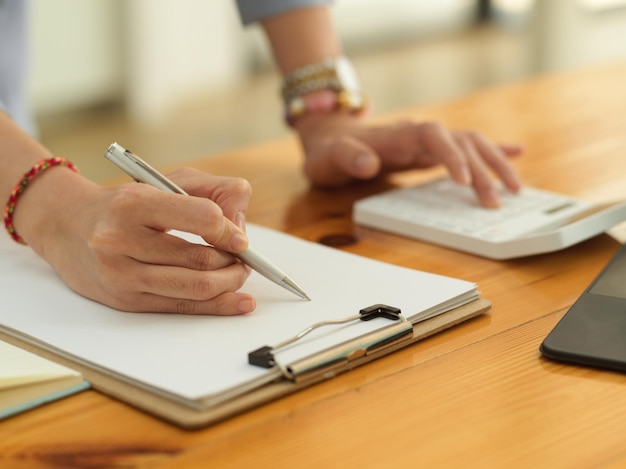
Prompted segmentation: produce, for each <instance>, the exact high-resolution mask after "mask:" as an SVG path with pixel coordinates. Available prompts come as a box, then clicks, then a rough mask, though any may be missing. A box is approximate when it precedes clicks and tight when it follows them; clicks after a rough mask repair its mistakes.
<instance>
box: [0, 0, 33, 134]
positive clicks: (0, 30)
mask: <svg viewBox="0 0 626 469" xmlns="http://www.w3.org/2000/svg"><path fill="white" fill-rule="evenodd" d="M27 3H28V2H27V1H26V0H0V110H1V111H3V112H5V113H7V114H8V115H10V116H11V117H12V119H13V120H14V121H15V122H17V123H18V124H19V125H20V126H21V127H22V128H24V129H25V130H27V131H28V132H30V133H31V134H34V133H35V128H34V125H33V122H32V119H31V116H30V113H29V112H28V106H27V103H26V51H27V44H26V10H27Z"/></svg>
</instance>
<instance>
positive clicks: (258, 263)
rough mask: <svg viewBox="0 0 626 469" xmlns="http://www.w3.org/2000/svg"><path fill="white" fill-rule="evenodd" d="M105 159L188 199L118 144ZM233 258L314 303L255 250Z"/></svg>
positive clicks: (111, 148) (134, 177)
mask: <svg viewBox="0 0 626 469" xmlns="http://www.w3.org/2000/svg"><path fill="white" fill-rule="evenodd" d="M104 156H105V157H106V158H107V159H108V160H110V161H111V162H113V163H114V164H115V165H116V166H117V167H119V168H120V169H121V170H122V171H124V172H125V173H126V174H128V175H129V176H130V177H132V178H133V179H134V180H135V181H137V182H144V183H146V184H150V185H152V186H155V187H158V188H159V189H161V190H163V191H166V192H173V193H176V194H183V195H189V194H187V192H185V190H184V189H182V188H181V187H179V186H178V185H177V184H175V183H174V182H172V181H170V180H169V179H168V178H166V177H165V176H164V175H163V174H161V173H160V172H159V171H157V170H156V169H154V168H153V167H152V166H150V165H149V164H148V163H146V162H145V161H144V160H142V159H141V158H139V157H138V156H137V155H135V154H134V153H132V152H131V151H129V150H127V149H125V148H124V147H122V146H121V145H119V144H117V143H112V144H111V145H109V148H107V151H106V152H105V153H104ZM232 254H233V255H234V256H235V257H237V258H239V259H241V261H243V262H244V263H245V264H247V265H249V266H250V267H251V268H253V269H254V270H256V271H257V272H258V273H260V274H261V275H263V276H264V277H266V278H267V279H269V280H271V281H272V282H274V283H276V284H278V285H280V286H281V287H283V288H285V289H287V290H289V291H290V292H292V293H295V294H296V295H298V296H299V297H300V298H303V299H305V300H310V299H311V298H309V296H308V295H307V294H306V293H305V291H304V290H303V289H302V288H300V287H299V286H298V284H297V283H296V282H294V281H293V280H292V279H291V278H289V276H288V275H287V274H286V273H285V272H283V271H282V270H281V269H280V268H279V267H278V266H277V265H276V264H274V263H273V262H272V261H270V260H269V259H268V258H267V257H265V256H264V255H263V254H261V253H260V252H258V251H256V250H254V249H253V248H251V247H249V246H248V249H246V250H245V251H244V252H241V253H232Z"/></svg>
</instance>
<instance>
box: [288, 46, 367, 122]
mask: <svg viewBox="0 0 626 469" xmlns="http://www.w3.org/2000/svg"><path fill="white" fill-rule="evenodd" d="M282 97H283V101H284V104H285V121H286V122H287V124H288V125H290V126H292V127H293V126H294V125H295V123H296V122H297V121H298V120H299V119H300V118H302V117H304V116H306V115H308V114H321V113H330V112H336V111H339V112H344V113H349V114H355V115H361V114H363V113H365V112H366V111H367V109H368V100H367V98H366V96H365V94H364V93H363V92H362V91H361V89H360V85H359V82H358V78H357V76H356V73H355V71H354V69H353V67H352V64H351V63H350V61H349V60H348V59H347V58H346V57H344V56H338V57H331V58H327V59H325V60H323V61H321V62H318V63H314V64H309V65H306V66H304V67H301V68H298V69H296V70H294V71H292V72H291V73H289V74H287V75H286V76H285V78H284V82H283V86H282Z"/></svg>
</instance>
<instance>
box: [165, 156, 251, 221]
mask: <svg viewBox="0 0 626 469" xmlns="http://www.w3.org/2000/svg"><path fill="white" fill-rule="evenodd" d="M170 177H171V178H172V180H173V181H175V182H176V183H177V184H179V185H180V186H181V187H184V188H185V190H186V191H187V192H188V193H189V194H191V195H195V196H198V197H205V198H207V199H210V200H212V201H213V202H215V203H216V204H217V205H219V206H220V207H221V208H222V211H223V212H224V215H225V216H226V218H228V219H229V220H231V221H233V222H235V224H237V225H238V226H239V227H240V228H243V223H242V220H241V219H240V217H241V216H242V215H245V213H246V211H247V209H248V204H249V203H250V198H251V196H252V187H251V186H250V183H249V182H248V181H247V180H245V179H242V178H237V177H224V176H214V175H211V174H207V173H204V172H202V171H197V170H195V169H193V168H181V169H179V170H176V171H175V172H173V173H172V174H171V175H170ZM244 220H245V217H244Z"/></svg>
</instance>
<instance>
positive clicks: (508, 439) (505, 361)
mask: <svg viewBox="0 0 626 469" xmlns="http://www.w3.org/2000/svg"><path fill="white" fill-rule="evenodd" d="M388 117H389V118H394V119H395V118H398V117H411V118H416V119H424V118H429V119H438V120H440V121H442V122H444V123H445V124H446V125H449V126H451V127H455V128H476V129H481V130H482V131H484V133H485V134H487V135H488V136H489V137H491V138H493V139H495V140H501V141H512V142H525V144H526V145H527V151H526V154H525V156H524V157H522V158H521V159H519V160H518V161H517V163H516V164H517V165H518V168H519V170H520V172H521V174H522V175H523V176H524V178H525V180H526V182H527V183H528V184H530V185H533V186H536V187H540V188H545V189H549V190H556V191H561V192H563V193H567V194H572V195H577V196H581V197H586V198H590V199H593V200H599V199H609V198H626V64H616V65H613V66H608V67H605V68H600V69H594V70H587V71H581V72H575V73H571V74H564V75H558V76H550V77H544V78H540V79H536V80H533V81H529V82H526V83H520V84H517V85H513V86H508V87H504V88H499V89H491V90H487V91H484V92H482V93H479V94H476V95H473V96H470V97H468V98H466V99H463V100H461V101H456V102H453V103H449V104H444V105H439V106H434V107H430V108H423V109H421V110H420V111H417V112H414V111H407V112H405V113H398V114H397V115H394V116H388ZM192 165H193V166H195V167H197V168H200V169H203V170H207V171H210V172H215V173H220V174H228V175H238V176H243V177H246V178H248V179H249V180H250V181H251V182H252V185H253V188H254V196H253V200H252V204H251V207H250V213H249V217H248V219H249V221H251V222H254V223H257V224H261V225H266V226H270V227H274V228H277V229H281V230H284V231H287V232H289V233H292V234H294V235H297V236H300V237H302V238H306V239H308V240H313V241H322V242H325V243H327V244H333V245H336V246H337V248H338V249H345V250H347V251H350V252H354V253H358V254H362V255H364V256H370V257H374V258H377V259H381V260H384V261H388V262H391V263H395V264H400V265H404V266H409V267H413V268H416V269H421V270H427V271H431V272H437V273H442V274H445V275H450V276H456V277H461V278H464V279H467V280H472V281H475V282H477V283H478V285H479V286H480V289H481V291H482V294H483V296H484V297H485V298H488V299H490V300H491V301H492V303H493V308H492V310H491V311H490V312H489V314H487V315H484V316H482V317H479V318H477V319H474V320H471V321H469V322H468V323H465V324H462V325H460V326H458V327H456V328H453V329H451V330H448V331H446V332H444V333H441V334H439V335H437V336H434V337H432V338H430V339H427V340H425V341H423V342H421V343H418V344H416V345H414V346H412V347H409V348H407V349H404V350H402V351H400V352H397V353H395V354H393V355H392V356H389V357H386V358H383V359H381V360H378V361H376V362H373V363H371V364H368V365H366V366H364V367H361V368H359V369H355V370H353V371H351V372H349V373H346V374H343V375H341V376H338V377H336V378H335V379H332V380H330V381H326V382H324V383H322V384H318V385H316V386H313V387H312V388H309V389H306V390H304V391H302V392H299V393H297V394H294V395H291V396H288V397H286V398H283V399H280V400H278V401H274V402H272V403H270V404H268V405H265V406H262V407H260V408H258V409H256V410H253V411H250V412H247V413H245V414H243V415H240V416H238V417H235V418H232V419H230V420H227V421H224V422H222V423H219V424H217V425H214V426H212V427H209V428H206V429H204V430H200V431H193V432H191V431H185V430H181V429H179V428H177V427H175V426H172V425H170V424H167V423H165V422H163V421H160V420H158V419H155V418H153V417H151V416H150V415H147V414H144V413H142V412H140V411H137V410H135V409H133V408H131V407H129V406H127V405H125V404H123V403H121V402H117V401H115V400H112V399H111V398H109V397H107V396H104V395H102V394H99V393H98V392H95V391H89V392H86V393H83V394H80V395H77V396H74V397H71V398H68V399H66V400H63V401H60V402H57V403H54V404H51V405H48V406H45V407H43V408H40V409H38V410H35V411H32V412H29V413H26V414H23V415H21V416H18V417H15V418H12V419H9V420H7V421H4V422H2V423H0V466H2V467H8V468H16V469H21V468H31V467H45V468H82V467H86V468H95V467H97V468H109V467H124V468H135V467H137V468H159V469H161V468H177V469H179V468H186V467H211V468H227V467H246V468H250V467H258V468H270V467H272V468H276V467H289V468H292V467H346V468H353V467H359V468H366V467H375V468H378V467H385V468H393V467H465V468H471V467H479V468H484V467H551V468H554V467H568V468H571V467H584V468H587V467H592V466H593V467H615V466H618V465H620V463H621V465H624V464H626V376H624V375H623V374H620V373H616V372H609V371H600V370H594V369H586V368H579V367H575V366H567V365H563V364H559V363H556V362H552V361H549V360H546V359H544V358H542V357H541V356H540V354H539V352H538V347H539V344H540V343H541V341H542V340H543V338H544V337H545V336H546V335H547V334H548V332H549V331H550V330H551V328H552V327H553V326H554V325H555V324H556V322H557V321H558V320H559V318H561V317H562V316H563V314H564V313H565V311H566V310H567V308H568V307H569V306H570V305H571V304H572V303H573V302H574V300H575V299H576V298H577V297H578V295H579V294H580V293H581V292H582V291H583V290H584V289H585V287H586V286H587V285H588V284H589V282H590V281H591V280H592V279H593V278H594V277H595V275H596V274H597V273H598V272H599V271H600V269H601V268H602V267H603V266H604V265H605V263H606V262H607V261H608V260H609V259H610V258H611V256H612V255H613V254H614V253H615V252H616V251H617V249H618V247H619V243H618V242H617V241H616V240H615V239H614V238H613V237H610V236H609V235H601V236H598V237H596V238H594V239H591V240H589V241H587V242H584V243H582V244H580V245H577V246H575V247H572V248H570V249H567V250H565V251H562V252H558V253H553V254H548V255H541V256H536V257H531V258H525V259H520V260H514V261H507V262H498V261H491V260H487V259H482V258H478V257H473V256H471V255H467V254H463V253H460V252H455V251H452V250H448V249H444V248H439V247H436V246H433V245H430V244H426V243H420V242H417V241H411V240H407V239H403V238H400V237H395V236H392V235H387V234H383V233H380V232H376V231H373V230H369V229H364V228H360V227H356V226H354V225H353V224H352V223H351V219H350V216H351V205H352V203H353V202H354V200H355V199H356V198H358V197H362V196H364V195H366V194H369V193H373V192H375V191H378V190H381V189H383V188H385V187H387V186H388V185H389V184H392V183H393V184H396V183H405V182H409V181H416V180H418V179H419V178H426V177H432V175H433V174H432V172H425V173H409V174H404V175H402V176H399V177H396V178H395V179H391V180H390V181H387V182H378V183H373V184H355V185H354V186H352V187H349V188H346V189H341V190H335V191H328V192H323V191H319V190H311V189H310V188H309V186H308V185H307V182H306V180H305V179H304V178H303V176H302V174H301V172H300V154H299V149H298V147H297V143H296V142H295V141H294V140H287V141H280V142H272V143H267V144H259V145H256V146H254V147H252V148H246V149H242V150H239V151H235V152H233V153H231V154H226V155H220V156H217V157H213V158H207V159H204V160H201V161H195V162H192Z"/></svg>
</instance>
